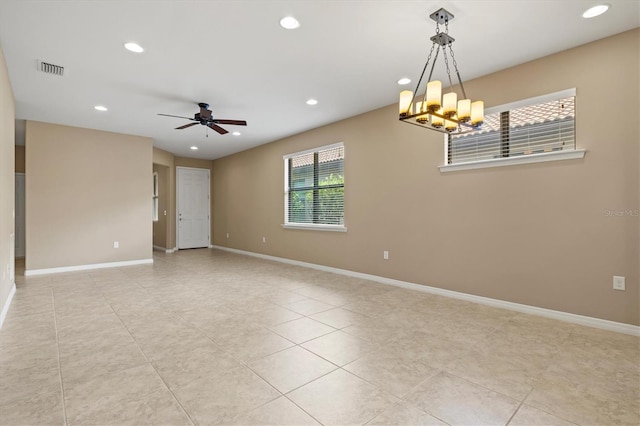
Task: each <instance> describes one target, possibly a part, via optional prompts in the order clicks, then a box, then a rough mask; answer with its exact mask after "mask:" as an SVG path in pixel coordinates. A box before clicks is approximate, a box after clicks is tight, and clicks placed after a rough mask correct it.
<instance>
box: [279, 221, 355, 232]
mask: <svg viewBox="0 0 640 426" xmlns="http://www.w3.org/2000/svg"><path fill="white" fill-rule="evenodd" d="M282 227H283V228H285V229H304V230H307V231H333V232H347V228H346V227H345V226H343V225H317V224H313V223H304V224H302V223H300V224H298V223H284V224H283V225H282Z"/></svg>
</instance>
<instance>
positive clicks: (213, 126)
mask: <svg viewBox="0 0 640 426" xmlns="http://www.w3.org/2000/svg"><path fill="white" fill-rule="evenodd" d="M207 126H208V127H210V128H212V129H213V130H215V131H216V132H218V133H220V134H221V135H224V134H225V133H229V131H228V130H225V129H223V128H222V127H220V126H218V125H217V124H214V123H209V124H207Z"/></svg>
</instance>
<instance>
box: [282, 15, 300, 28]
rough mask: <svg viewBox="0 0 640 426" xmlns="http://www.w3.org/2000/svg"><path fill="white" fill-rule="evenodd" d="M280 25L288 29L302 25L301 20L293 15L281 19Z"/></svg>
mask: <svg viewBox="0 0 640 426" xmlns="http://www.w3.org/2000/svg"><path fill="white" fill-rule="evenodd" d="M280 26H281V27H282V28H284V29H287V30H295V29H296V28H298V27H299V26H300V22H298V20H297V19H296V18H294V17H293V16H285V17H284V18H282V19H281V20H280Z"/></svg>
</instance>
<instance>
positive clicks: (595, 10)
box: [582, 4, 609, 18]
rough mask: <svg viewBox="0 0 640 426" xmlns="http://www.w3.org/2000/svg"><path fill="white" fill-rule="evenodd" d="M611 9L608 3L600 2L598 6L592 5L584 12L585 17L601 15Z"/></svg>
mask: <svg viewBox="0 0 640 426" xmlns="http://www.w3.org/2000/svg"><path fill="white" fill-rule="evenodd" d="M607 10H609V5H608V4H599V5H597V6H593V7H590V8H589V9H587V10H586V11H585V12H584V13H583V14H582V17H583V18H595V17H596V16H600V15H602V14H603V13H605V12H606V11H607Z"/></svg>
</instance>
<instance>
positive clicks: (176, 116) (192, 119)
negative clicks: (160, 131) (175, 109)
mask: <svg viewBox="0 0 640 426" xmlns="http://www.w3.org/2000/svg"><path fill="white" fill-rule="evenodd" d="M158 115H164V116H165V117H175V118H184V119H185V120H191V121H195V119H194V118H193V117H182V116H179V115H169V114H158Z"/></svg>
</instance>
